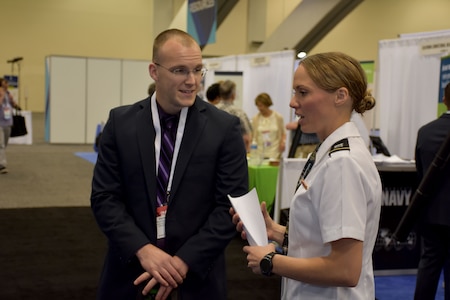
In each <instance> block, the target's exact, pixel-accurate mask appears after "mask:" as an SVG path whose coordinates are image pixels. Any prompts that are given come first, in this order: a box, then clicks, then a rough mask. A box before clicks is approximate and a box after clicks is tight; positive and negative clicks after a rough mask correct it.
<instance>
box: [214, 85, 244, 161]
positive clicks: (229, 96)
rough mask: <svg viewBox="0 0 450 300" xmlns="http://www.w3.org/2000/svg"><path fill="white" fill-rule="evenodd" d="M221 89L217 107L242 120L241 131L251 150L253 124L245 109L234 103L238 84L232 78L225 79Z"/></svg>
mask: <svg viewBox="0 0 450 300" xmlns="http://www.w3.org/2000/svg"><path fill="white" fill-rule="evenodd" d="M219 91H220V98H221V100H220V102H219V103H218V104H217V108H219V109H221V110H224V111H226V112H227V113H230V114H232V115H235V116H237V117H239V119H240V120H241V133H242V138H243V140H244V144H245V149H247V152H250V144H251V142H252V126H251V124H250V121H249V119H248V116H247V114H246V113H245V112H244V110H242V109H241V108H239V107H236V106H235V105H234V99H235V98H236V84H235V83H234V82H233V81H231V80H224V81H222V82H221V83H220V86H219Z"/></svg>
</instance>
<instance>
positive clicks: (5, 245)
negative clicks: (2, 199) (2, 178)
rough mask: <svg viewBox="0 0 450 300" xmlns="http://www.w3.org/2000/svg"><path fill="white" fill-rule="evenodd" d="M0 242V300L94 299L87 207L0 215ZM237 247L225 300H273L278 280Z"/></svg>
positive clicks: (230, 258)
mask: <svg viewBox="0 0 450 300" xmlns="http://www.w3.org/2000/svg"><path fill="white" fill-rule="evenodd" d="M0 237H1V242H0V245H1V246H0V299H2V300H10V299H11V300H12V299H14V300H17V299H33V300H41V299H42V300H44V299H45V300H49V299H58V300H69V299H70V300H87V299H95V294H96V289H97V283H98V277H99V274H100V270H101V267H102V263H103V255H104V253H105V249H106V240H105V238H104V236H103V235H102V233H101V232H100V230H99V229H98V227H97V225H96V223H95V221H94V218H93V216H92V213H91V210H90V208H89V207H59V208H55V207H49V208H23V209H0ZM243 246H244V241H242V240H241V239H240V238H239V237H238V236H237V237H236V238H235V240H233V241H232V242H231V243H230V245H229V247H228V248H227V265H228V273H227V277H228V281H227V285H228V290H229V293H228V296H229V299H256V300H257V299H261V300H264V299H279V295H280V279H279V278H278V277H271V278H265V277H262V276H258V275H255V274H253V273H252V272H251V271H250V270H249V269H248V268H247V267H246V260H245V254H244V253H243V252H242V247H243ZM120 300H122V299H120ZM123 300H127V299H123Z"/></svg>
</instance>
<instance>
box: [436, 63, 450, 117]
mask: <svg viewBox="0 0 450 300" xmlns="http://www.w3.org/2000/svg"><path fill="white" fill-rule="evenodd" d="M448 83H450V56H445V57H442V59H441V68H440V75H439V99H438V117H439V116H441V115H442V114H443V113H445V112H446V111H447V106H445V104H444V102H443V101H442V98H443V97H444V89H445V87H446V86H447V84H448Z"/></svg>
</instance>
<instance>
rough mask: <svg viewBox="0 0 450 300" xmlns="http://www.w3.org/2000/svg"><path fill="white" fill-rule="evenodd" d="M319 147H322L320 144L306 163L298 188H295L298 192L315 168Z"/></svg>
mask: <svg viewBox="0 0 450 300" xmlns="http://www.w3.org/2000/svg"><path fill="white" fill-rule="evenodd" d="M319 147H320V144H319V145H317V147H316V149H314V151H313V152H312V153H311V155H310V156H309V158H308V160H307V161H306V164H305V166H304V167H303V170H302V173H301V175H300V177H299V178H298V181H297V186H296V187H295V191H297V190H298V188H299V187H300V185H301V184H302V182H303V180H304V179H305V178H306V176H308V174H309V172H311V169H312V167H313V166H314V163H315V162H316V154H317V151H318V150H319Z"/></svg>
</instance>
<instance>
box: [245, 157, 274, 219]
mask: <svg viewBox="0 0 450 300" xmlns="http://www.w3.org/2000/svg"><path fill="white" fill-rule="evenodd" d="M277 178H278V167H276V166H270V165H266V164H264V163H263V164H261V165H258V166H254V165H249V166H248V189H249V190H251V189H252V188H256V192H257V194H258V198H259V201H260V202H262V201H265V202H266V204H267V210H268V211H269V212H270V211H272V209H273V204H274V202H275V194H276V191H277Z"/></svg>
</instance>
